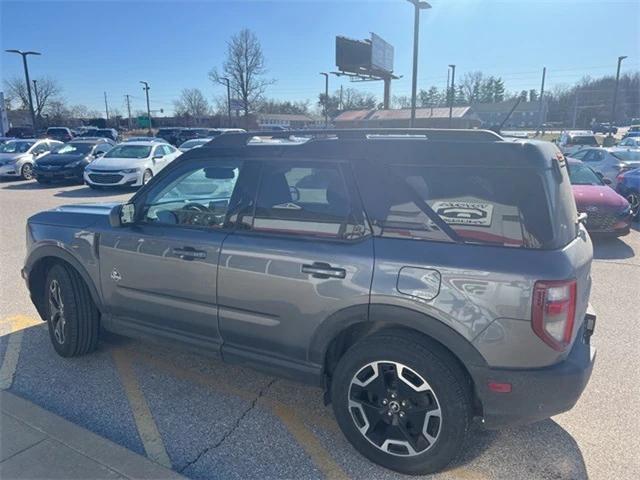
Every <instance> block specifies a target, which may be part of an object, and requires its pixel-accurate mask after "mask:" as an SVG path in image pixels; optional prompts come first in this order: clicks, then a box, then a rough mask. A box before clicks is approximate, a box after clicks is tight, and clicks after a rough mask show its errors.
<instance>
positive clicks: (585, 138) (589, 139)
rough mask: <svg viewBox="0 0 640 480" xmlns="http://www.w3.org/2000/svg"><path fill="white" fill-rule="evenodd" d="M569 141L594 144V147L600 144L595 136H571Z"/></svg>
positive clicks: (576, 143) (578, 143)
mask: <svg viewBox="0 0 640 480" xmlns="http://www.w3.org/2000/svg"><path fill="white" fill-rule="evenodd" d="M569 143H571V144H573V145H593V146H594V147H597V146H598V145H599V144H598V141H597V140H596V137H594V136H580V137H571V138H570V139H569Z"/></svg>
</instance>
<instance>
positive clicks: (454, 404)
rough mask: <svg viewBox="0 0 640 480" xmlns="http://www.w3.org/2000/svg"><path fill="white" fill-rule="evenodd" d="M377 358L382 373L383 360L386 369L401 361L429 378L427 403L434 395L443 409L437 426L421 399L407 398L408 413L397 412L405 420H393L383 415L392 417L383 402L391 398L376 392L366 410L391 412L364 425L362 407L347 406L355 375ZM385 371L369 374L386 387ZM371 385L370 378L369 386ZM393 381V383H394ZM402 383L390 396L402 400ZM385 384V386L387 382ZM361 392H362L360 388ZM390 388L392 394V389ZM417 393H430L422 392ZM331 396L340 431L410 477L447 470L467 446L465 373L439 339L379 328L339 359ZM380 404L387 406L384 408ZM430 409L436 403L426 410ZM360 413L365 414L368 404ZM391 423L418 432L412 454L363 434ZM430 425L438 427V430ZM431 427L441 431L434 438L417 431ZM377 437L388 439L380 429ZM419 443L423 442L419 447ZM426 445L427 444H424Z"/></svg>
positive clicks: (375, 458) (385, 464)
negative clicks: (373, 425)
mask: <svg viewBox="0 0 640 480" xmlns="http://www.w3.org/2000/svg"><path fill="white" fill-rule="evenodd" d="M375 362H380V364H379V368H378V372H380V371H381V370H382V369H383V368H386V367H385V363H386V364H388V365H387V366H388V367H391V365H390V364H391V362H397V363H398V364H402V365H403V366H406V367H408V368H409V371H413V372H411V373H417V374H418V375H419V376H421V377H422V378H421V379H419V380H426V382H427V384H428V385H427V386H429V387H430V389H429V391H431V392H432V393H433V395H432V396H430V397H429V398H430V399H431V400H430V402H429V403H431V401H433V399H435V404H436V405H438V406H439V409H440V410H439V413H440V414H441V416H440V417H439V418H434V419H433V420H435V422H434V424H432V423H431V420H432V418H431V415H430V414H427V413H425V414H424V417H423V416H422V415H423V414H422V413H421V412H422V411H424V410H425V409H421V408H420V405H419V404H418V403H415V404H414V403H412V400H411V399H408V401H406V402H405V401H402V405H407V406H406V407H400V408H401V409H403V410H406V412H407V413H405V412H403V411H402V410H400V412H399V414H398V413H397V411H396V413H393V415H394V416H395V415H404V420H403V419H402V418H400V417H398V416H395V417H393V418H395V420H390V418H391V417H385V415H392V414H390V413H389V410H391V403H383V402H388V400H387V398H384V399H382V400H381V399H380V398H379V397H377V396H375V395H374V396H373V397H368V398H370V400H367V401H370V406H368V407H367V411H369V412H375V411H380V410H379V409H385V408H386V409H387V410H384V412H385V413H384V414H382V415H380V416H379V417H376V414H375V413H370V414H369V416H370V417H371V421H369V418H367V419H366V422H367V423H366V424H365V423H363V421H362V418H363V417H362V416H360V415H359V414H358V412H357V410H358V409H353V406H351V407H350V406H349V399H350V398H353V397H352V396H351V393H350V389H351V386H352V380H353V379H354V376H355V375H356V374H358V375H362V372H363V371H364V370H365V368H370V367H367V366H368V365H369V364H371V363H375ZM394 369H397V366H396V367H392V368H390V370H384V371H386V372H387V374H388V373H389V372H390V371H391V372H392V377H391V378H393V371H394ZM404 371H405V370H404V369H403V372H404ZM387 374H382V375H376V376H375V377H374V376H373V375H370V377H374V379H376V381H377V379H378V377H381V378H380V381H381V383H382V385H388V383H389V382H388V378H387ZM407 375H409V373H406V374H405V373H403V374H402V376H403V377H405V376H407ZM397 378H398V377H397V376H396V379H397ZM414 378H415V377H414ZM373 383H374V382H373V381H371V384H373ZM391 383H392V384H393V382H391ZM398 383H399V384H400V387H399V388H398V387H395V388H396V390H397V391H398V392H400V393H398V394H395V395H396V396H395V397H393V396H392V397H391V398H398V399H401V398H402V396H403V395H404V394H405V393H406V390H407V386H406V385H408V384H406V381H405V382H403V381H402V380H400V381H399V382H396V384H398ZM354 388H356V389H358V388H360V387H357V386H356V387H354ZM384 388H387V387H386V386H385V387H384ZM402 389H404V393H402ZM356 391H357V390H356ZM359 391H360V392H362V390H359ZM388 392H391V390H389V391H388ZM390 395H393V394H390ZM419 395H429V394H427V393H420V394H419ZM385 396H386V394H385ZM331 400H332V404H333V411H334V413H335V416H336V419H337V421H338V424H339V425H340V428H341V429H342V432H343V433H344V435H345V436H346V437H347V439H348V440H349V441H350V442H351V444H352V445H353V446H354V447H355V448H356V449H357V450H358V451H359V452H360V453H361V454H362V455H364V456H365V457H367V458H368V459H370V460H371V461H373V462H375V463H377V464H379V465H382V466H383V467H386V468H389V469H391V470H394V471H397V472H400V473H405V474H410V475H418V474H428V473H434V472H438V471H440V470H442V469H443V468H445V467H446V466H447V465H448V464H449V463H450V462H451V461H452V460H454V459H455V458H456V457H457V456H458V454H459V453H460V452H461V451H462V450H463V449H464V445H465V442H466V439H467V436H468V432H469V428H470V424H471V420H472V401H471V394H470V387H469V385H468V382H467V380H466V377H465V374H464V373H463V371H462V370H461V368H460V367H459V366H458V363H457V360H456V359H455V358H453V357H452V356H451V354H450V353H449V352H448V351H446V350H445V349H444V348H442V347H441V346H440V345H438V344H437V343H435V342H430V341H428V340H427V339H422V338H416V337H415V336H414V335H408V334H407V333H406V332H402V331H389V332H381V333H379V334H375V335H373V336H371V337H367V338H365V339H363V340H361V341H360V342H358V343H356V344H355V345H354V346H353V347H351V348H350V349H349V350H348V351H347V352H346V353H345V354H344V355H343V357H342V358H341V359H340V361H339V363H338V365H337V367H336V369H335V371H334V375H333V379H332V383H331ZM392 403H395V405H394V407H395V406H398V402H397V401H395V402H393V401H392ZM371 405H375V408H372V407H371ZM382 405H388V406H387V407H384V406H382ZM370 408H372V409H370ZM411 408H416V410H415V411H414V412H411ZM376 409H378V410H376ZM431 409H433V407H431V408H430V409H426V410H431ZM360 411H361V412H362V414H363V415H364V412H365V410H364V408H363V409H361V410H360ZM352 412H353V413H352ZM356 417H359V418H358V420H356ZM385 418H386V420H385ZM376 419H377V420H376ZM356 421H359V422H360V423H361V425H356ZM373 421H377V422H378V423H377V426H376V428H370V426H371V423H372V422H373ZM390 421H396V422H398V423H400V422H404V423H403V425H404V427H403V428H404V429H405V430H409V429H410V430H412V431H413V432H414V433H415V434H416V437H414V438H419V440H416V442H415V443H414V444H412V446H414V447H416V448H415V450H414V451H413V452H410V451H408V450H407V451H406V453H405V452H403V451H401V449H402V448H403V447H400V448H398V447H391V446H387V447H386V448H387V451H383V450H382V449H381V447H379V446H376V445H374V443H373V442H372V440H370V439H369V438H367V437H366V436H365V433H369V432H372V433H369V434H370V435H371V436H373V435H374V433H375V432H382V431H385V432H386V431H387V430H381V429H380V428H379V427H383V429H385V428H391V427H387V424H388V422H390ZM412 422H413V423H412ZM396 425H397V424H396ZM431 427H436V430H433V429H432V428H431ZM359 428H365V433H361V431H360V430H359ZM394 428H395V429H391V430H390V431H391V432H398V431H399V430H397V428H398V427H394ZM427 428H428V429H430V430H433V432H435V431H437V435H436V434H435V433H433V432H432V431H429V432H428V433H429V434H431V435H432V436H433V437H434V438H435V440H433V441H431V440H429V441H427V440H426V439H427V437H426V436H425V435H423V434H420V433H417V432H422V431H423V429H427ZM378 435H379V438H381V439H384V438H385V434H384V433H379V434H378ZM392 437H393V438H392ZM392 437H389V438H392V439H394V440H395V439H397V438H398V437H395V435H392ZM376 441H377V443H382V445H381V446H384V442H383V440H379V439H378V440H376ZM407 443H409V442H407ZM419 444H420V445H421V446H420V448H417V447H418V446H419ZM425 445H428V446H426V447H425ZM389 450H395V452H389Z"/></svg>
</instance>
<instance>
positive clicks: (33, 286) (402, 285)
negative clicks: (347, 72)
mask: <svg viewBox="0 0 640 480" xmlns="http://www.w3.org/2000/svg"><path fill="white" fill-rule="evenodd" d="M254 135H260V136H268V137H270V139H269V140H268V141H265V140H262V141H257V140H256V139H255V138H254ZM27 243H28V255H27V259H26V264H25V267H24V269H23V276H24V278H25V279H26V282H27V285H28V288H29V290H30V292H31V298H32V300H33V302H34V304H35V306H36V308H37V309H38V312H39V313H40V315H41V316H42V318H43V319H44V320H46V321H47V322H48V325H49V332H50V336H51V341H52V343H53V346H54V348H55V350H56V351H57V352H58V353H59V354H60V355H62V356H65V357H70V356H75V355H80V354H84V353H87V352H90V351H92V350H94V349H95V348H96V345H97V342H98V336H99V331H100V328H104V329H105V330H109V331H112V332H116V333H120V334H125V335H130V336H136V337H142V338H151V337H153V338H155V339H164V340H168V341H171V342H175V341H180V342H182V343H184V344H187V345H191V346H193V347H197V348H198V349H199V350H201V351H202V350H205V351H208V352H210V353H213V354H216V355H219V356H221V357H222V359H223V360H224V361H227V362H236V363H240V364H243V365H248V366H252V367H255V368H257V369H261V370H264V371H267V372H269V373H271V374H275V375H281V376H285V377H288V378H293V379H296V380H299V381H302V382H307V383H310V384H313V385H317V386H319V387H322V388H323V389H324V391H325V400H326V402H327V403H329V402H330V403H332V405H333V409H334V412H335V415H336V418H337V421H338V423H339V424H340V427H341V429H342V431H343V432H344V434H345V435H346V437H347V438H348V439H349V440H350V441H351V442H352V443H353V445H354V446H355V448H357V449H358V450H359V451H360V452H361V453H362V454H363V455H365V456H366V457H368V458H369V459H371V460H372V461H374V462H377V463H379V464H381V465H383V466H385V467H388V468H390V469H393V470H396V471H399V472H404V473H410V474H418V473H429V472H435V471H438V470H440V469H442V468H444V467H445V466H446V465H447V464H448V463H449V462H450V461H451V460H452V459H453V458H454V457H455V456H456V455H457V454H458V453H459V452H460V451H461V450H462V449H463V448H464V444H465V438H466V437H467V436H468V432H469V429H470V425H471V422H472V420H473V418H474V417H475V418H478V419H480V421H481V422H482V423H483V424H484V425H485V426H486V427H490V428H495V427H500V426H504V425H512V424H521V423H526V422H533V421H536V420H540V419H544V418H547V417H549V416H552V415H555V414H557V413H560V412H563V411H566V410H568V409H570V408H571V407H572V406H573V405H574V404H575V403H576V401H577V400H578V398H579V397H580V394H581V393H582V391H583V389H584V387H585V385H586V383H587V381H588V380H589V376H590V374H591V370H592V366H593V362H594V359H595V350H594V349H593V348H592V347H591V346H590V337H591V334H592V333H593V330H594V327H595V316H594V315H593V314H592V313H590V311H589V308H588V305H589V304H588V300H589V291H590V287H591V276H590V270H591V261H592V253H593V252H592V245H591V241H590V239H589V236H588V235H587V233H586V231H585V229H584V227H583V225H582V224H581V218H580V217H579V216H578V213H577V211H576V206H575V203H574V200H573V196H572V192H571V186H570V183H569V177H568V175H567V165H566V161H565V159H564V157H563V156H562V154H561V153H560V152H559V150H558V149H557V147H555V146H554V145H553V144H551V143H547V142H537V141H529V140H523V141H516V142H512V141H504V140H503V139H502V138H501V137H499V136H498V135H496V134H494V133H493V132H488V131H479V130H468V131H455V130H448V131H447V130H337V131H327V130H325V131H304V132H299V133H296V132H271V133H265V132H261V133H259V134H256V133H238V134H228V135H220V136H219V137H217V138H216V139H215V140H213V141H211V142H209V143H208V144H207V145H205V146H203V147H202V148H197V149H193V150H190V151H189V152H187V153H185V154H184V155H183V156H181V157H180V158H179V159H178V160H176V161H175V162H172V163H171V164H170V165H169V166H168V167H167V168H165V169H164V170H163V171H162V172H161V173H160V174H159V175H157V176H156V177H155V178H154V179H153V180H152V181H151V182H149V184H148V185H145V186H144V187H143V188H142V189H140V191H138V192H137V193H136V194H135V195H134V196H133V198H132V199H131V200H130V201H129V202H128V203H127V204H124V205H74V206H67V207H60V208H56V209H55V210H50V211H45V212H41V213H38V214H37V215H34V216H33V217H31V218H30V219H29V221H28V225H27Z"/></svg>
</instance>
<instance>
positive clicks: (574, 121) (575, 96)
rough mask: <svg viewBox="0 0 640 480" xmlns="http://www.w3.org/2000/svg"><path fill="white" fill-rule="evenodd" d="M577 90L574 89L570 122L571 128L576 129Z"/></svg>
mask: <svg viewBox="0 0 640 480" xmlns="http://www.w3.org/2000/svg"><path fill="white" fill-rule="evenodd" d="M578 92H579V90H578V88H577V87H576V93H575V95H574V97H573V121H572V122H571V128H576V122H577V121H578Z"/></svg>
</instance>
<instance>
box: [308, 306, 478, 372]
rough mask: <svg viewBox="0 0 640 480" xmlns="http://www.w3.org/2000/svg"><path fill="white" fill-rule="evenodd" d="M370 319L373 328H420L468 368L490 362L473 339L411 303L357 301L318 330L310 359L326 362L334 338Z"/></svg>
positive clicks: (310, 349)
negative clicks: (401, 304)
mask: <svg viewBox="0 0 640 480" xmlns="http://www.w3.org/2000/svg"><path fill="white" fill-rule="evenodd" d="M362 322H366V323H367V324H370V325H371V328H372V331H375V329H382V328H394V327H395V328H397V327H400V328H402V327H404V328H408V329H412V330H416V331H418V332H420V333H422V334H424V335H427V336H429V337H431V338H432V339H434V340H435V341H437V342H439V343H440V344H442V345H443V346H444V347H446V348H447V349H448V350H450V351H451V353H453V355H455V356H456V357H457V358H458V360H460V362H461V363H462V364H463V366H465V367H466V368H467V370H468V369H469V366H475V367H487V362H486V360H485V359H484V357H483V356H482V355H481V354H480V352H479V351H478V350H477V349H476V348H475V347H474V346H473V344H472V343H471V341H469V340H467V339H466V338H464V337H463V336H462V335H461V334H460V333H458V332H456V331H455V330H454V329H453V328H451V327H449V326H448V325H446V324H445V323H443V322H441V321H440V320H437V319H435V318H432V317H430V316H429V315H427V314H425V313H422V312H419V311H417V310H413V309H410V308H407V307H401V306H397V305H387V304H370V305H355V306H353V307H348V308H345V309H343V310H340V311H338V312H336V313H334V314H332V315H331V316H329V317H328V318H327V319H326V320H325V321H324V322H323V323H322V324H321V325H320V327H318V329H317V330H316V333H315V334H314V336H313V338H312V341H311V345H310V348H309V361H311V362H313V363H316V364H319V365H324V362H325V355H326V353H327V350H328V348H329V346H330V345H331V342H332V341H333V340H334V339H335V338H336V337H337V336H338V335H339V334H340V333H341V332H342V331H344V330H345V329H347V328H349V327H350V326H351V325H354V324H356V323H362Z"/></svg>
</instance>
